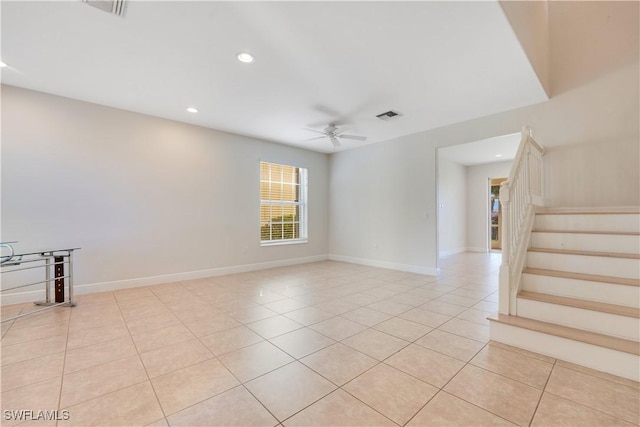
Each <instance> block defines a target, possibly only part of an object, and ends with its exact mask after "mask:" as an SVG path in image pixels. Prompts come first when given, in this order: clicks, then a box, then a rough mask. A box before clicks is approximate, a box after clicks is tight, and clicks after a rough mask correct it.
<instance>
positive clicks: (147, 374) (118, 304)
mask: <svg viewBox="0 0 640 427" xmlns="http://www.w3.org/2000/svg"><path fill="white" fill-rule="evenodd" d="M152 293H153V292H152ZM154 295H155V294H154ZM114 299H115V300H116V305H117V306H118V310H120V315H121V316H122V319H123V320H124V324H125V327H126V328H127V332H129V339H130V340H131V343H132V344H133V348H135V350H136V355H137V356H138V360H139V361H140V364H141V365H142V369H144V373H145V375H146V376H147V380H146V381H144V382H147V381H148V382H149V385H150V386H151V390H153V395H154V396H155V397H156V402H157V403H158V407H159V408H160V412H162V415H163V417H164V419H165V420H166V419H167V414H166V413H165V412H164V408H163V407H162V404H161V403H160V398H159V397H158V393H157V392H156V388H155V387H154V386H153V382H152V381H151V377H150V376H149V371H148V370H147V366H146V365H145V364H144V361H143V360H142V357H141V356H140V352H139V351H138V346H136V342H135V340H134V339H133V335H132V334H131V330H130V329H129V324H128V323H127V320H126V319H125V317H124V314H123V313H122V308H121V307H120V302H119V301H118V298H117V297H116V295H115V294H114ZM142 383H143V382H140V383H139V384H142ZM136 385H137V384H136ZM129 387H130V386H129ZM125 388H128V387H124V388H121V389H119V390H124V389H125ZM119 390H118V391H119ZM151 422H155V421H151Z"/></svg>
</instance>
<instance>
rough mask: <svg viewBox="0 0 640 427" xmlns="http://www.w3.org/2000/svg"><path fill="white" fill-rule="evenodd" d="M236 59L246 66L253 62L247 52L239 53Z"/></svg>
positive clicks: (251, 56)
mask: <svg viewBox="0 0 640 427" xmlns="http://www.w3.org/2000/svg"><path fill="white" fill-rule="evenodd" d="M237 58H238V61H240V62H245V63H247V64H248V63H250V62H253V55H251V54H250V53H247V52H240V53H239V54H238V56H237Z"/></svg>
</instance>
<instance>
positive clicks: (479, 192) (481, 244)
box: [465, 161, 513, 252]
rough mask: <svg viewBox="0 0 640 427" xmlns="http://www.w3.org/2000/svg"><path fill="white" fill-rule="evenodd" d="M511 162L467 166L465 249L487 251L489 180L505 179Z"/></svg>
mask: <svg viewBox="0 0 640 427" xmlns="http://www.w3.org/2000/svg"><path fill="white" fill-rule="evenodd" d="M512 164H513V162H511V161H508V162H496V163H487V164H484V165H476V166H467V168H466V169H467V170H466V173H467V193H466V197H467V209H466V217H465V218H466V221H467V235H466V241H467V248H468V250H470V251H479V252H484V251H487V250H488V249H489V178H506V177H508V176H509V172H510V171H511V165H512Z"/></svg>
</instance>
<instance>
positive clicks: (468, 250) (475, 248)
mask: <svg viewBox="0 0 640 427" xmlns="http://www.w3.org/2000/svg"><path fill="white" fill-rule="evenodd" d="M466 250H467V252H489V250H488V249H487V248H480V247H475V246H470V247H467V248H466Z"/></svg>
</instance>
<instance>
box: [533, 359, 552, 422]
mask: <svg viewBox="0 0 640 427" xmlns="http://www.w3.org/2000/svg"><path fill="white" fill-rule="evenodd" d="M556 363H558V359H556V360H554V361H553V365H552V366H551V370H550V371H549V375H548V376H547V380H546V381H545V382H544V386H543V387H542V392H541V393H540V397H539V398H538V402H536V407H535V409H534V410H533V413H532V414H531V419H530V420H529V427H531V424H532V423H533V420H534V419H535V417H536V414H537V413H538V408H539V407H540V402H542V397H543V396H544V393H545V390H546V389H547V385H548V384H549V380H551V375H552V374H553V370H554V369H555V368H556Z"/></svg>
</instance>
